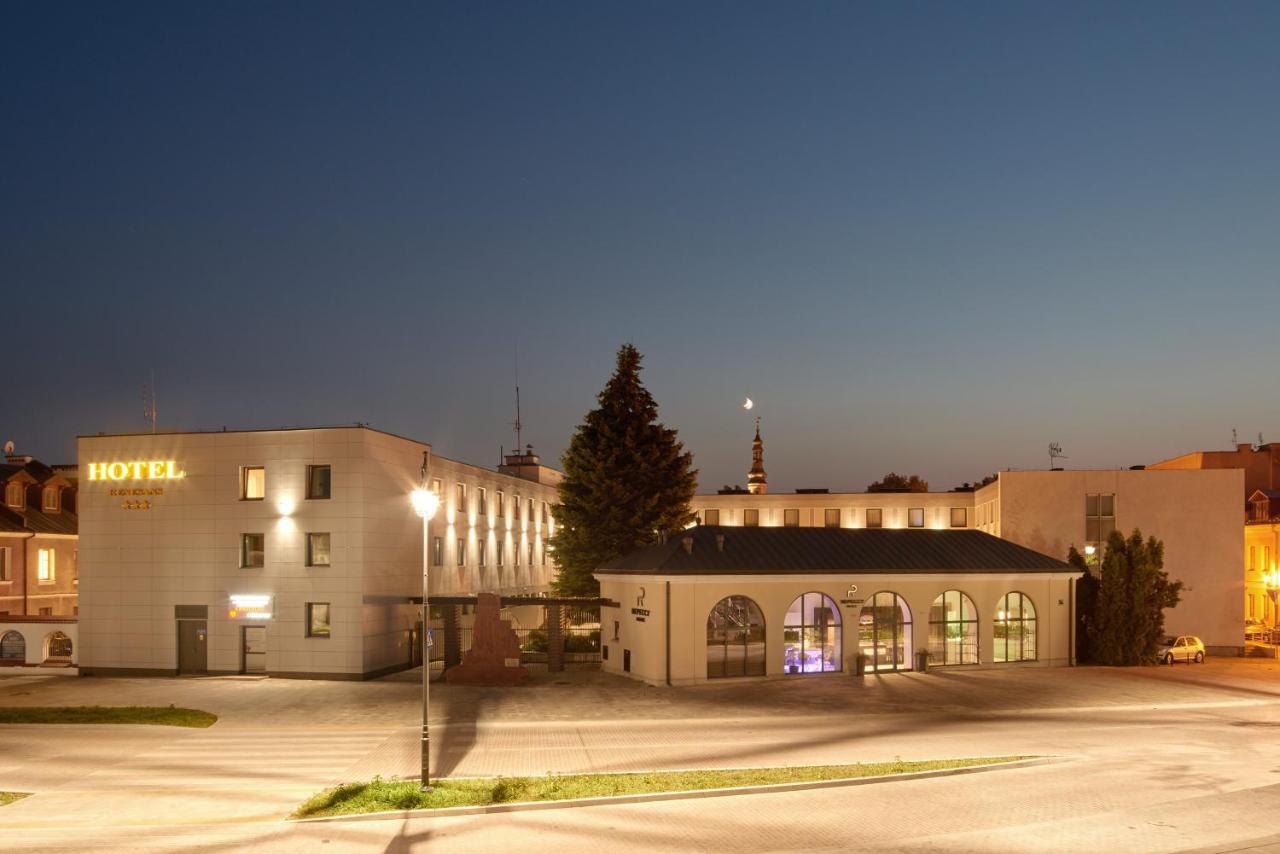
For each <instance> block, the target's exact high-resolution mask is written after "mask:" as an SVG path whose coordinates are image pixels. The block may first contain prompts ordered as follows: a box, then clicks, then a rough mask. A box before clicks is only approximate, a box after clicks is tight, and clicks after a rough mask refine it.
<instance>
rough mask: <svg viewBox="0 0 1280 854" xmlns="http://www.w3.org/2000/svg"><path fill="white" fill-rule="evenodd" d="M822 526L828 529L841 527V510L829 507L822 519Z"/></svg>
mask: <svg viewBox="0 0 1280 854" xmlns="http://www.w3.org/2000/svg"><path fill="white" fill-rule="evenodd" d="M822 524H823V525H825V526H827V527H828V528H839V527H840V508H838V507H835V508H832V507H828V508H827V510H826V511H825V512H824V514H823V517H822Z"/></svg>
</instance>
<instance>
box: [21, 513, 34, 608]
mask: <svg viewBox="0 0 1280 854" xmlns="http://www.w3.org/2000/svg"><path fill="white" fill-rule="evenodd" d="M35 538H36V532H35V531H32V532H31V533H30V534H27V536H26V540H27V541H26V542H25V543H23V544H22V615H23V616H24V617H30V616H31V614H30V613H29V612H28V605H27V602H28V599H27V591H28V590H29V589H30V579H31V576H30V575H29V574H28V571H27V570H28V567H30V566H31V553H30V548H29V547H30V545H31V541H32V540H34V539H35Z"/></svg>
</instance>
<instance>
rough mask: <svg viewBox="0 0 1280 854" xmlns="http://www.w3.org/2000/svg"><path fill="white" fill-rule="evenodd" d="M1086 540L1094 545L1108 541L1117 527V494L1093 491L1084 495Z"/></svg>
mask: <svg viewBox="0 0 1280 854" xmlns="http://www.w3.org/2000/svg"><path fill="white" fill-rule="evenodd" d="M1084 517H1085V518H1084V525H1085V534H1084V539H1085V542H1086V543H1088V544H1090V545H1093V546H1101V545H1102V544H1104V543H1106V541H1107V538H1108V537H1110V536H1111V532H1112V531H1114V530H1115V529H1116V497H1115V494H1114V493H1113V494H1110V495H1107V494H1102V493H1093V494H1089V495H1086V496H1085V497H1084Z"/></svg>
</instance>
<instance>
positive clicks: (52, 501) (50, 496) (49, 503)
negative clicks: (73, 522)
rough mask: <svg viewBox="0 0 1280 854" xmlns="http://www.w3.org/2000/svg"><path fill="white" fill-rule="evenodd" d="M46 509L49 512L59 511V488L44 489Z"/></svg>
mask: <svg viewBox="0 0 1280 854" xmlns="http://www.w3.org/2000/svg"><path fill="white" fill-rule="evenodd" d="M44 509H45V510H46V511H47V512H49V513H57V512H58V490H56V489H46V490H45V491H44Z"/></svg>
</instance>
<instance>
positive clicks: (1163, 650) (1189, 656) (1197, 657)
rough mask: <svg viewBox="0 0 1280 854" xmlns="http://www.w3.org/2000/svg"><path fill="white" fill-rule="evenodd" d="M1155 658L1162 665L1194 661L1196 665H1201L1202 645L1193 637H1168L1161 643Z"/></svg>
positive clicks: (1202, 657)
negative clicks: (1157, 658)
mask: <svg viewBox="0 0 1280 854" xmlns="http://www.w3.org/2000/svg"><path fill="white" fill-rule="evenodd" d="M1157 656H1158V657H1159V659H1160V661H1161V662H1162V663H1164V664H1173V663H1174V662H1175V661H1187V662H1190V661H1194V662H1195V663H1196V664H1203V663H1204V643H1203V642H1202V641H1201V640H1200V638H1198V637H1196V636H1195V635H1180V636H1178V637H1176V638H1175V637H1168V638H1165V639H1164V642H1163V643H1161V645H1160V651H1159V652H1158V653H1157Z"/></svg>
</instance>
